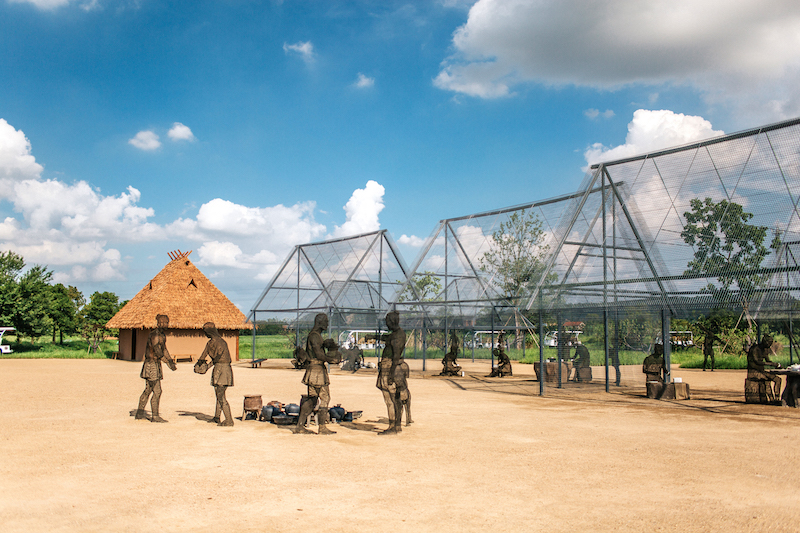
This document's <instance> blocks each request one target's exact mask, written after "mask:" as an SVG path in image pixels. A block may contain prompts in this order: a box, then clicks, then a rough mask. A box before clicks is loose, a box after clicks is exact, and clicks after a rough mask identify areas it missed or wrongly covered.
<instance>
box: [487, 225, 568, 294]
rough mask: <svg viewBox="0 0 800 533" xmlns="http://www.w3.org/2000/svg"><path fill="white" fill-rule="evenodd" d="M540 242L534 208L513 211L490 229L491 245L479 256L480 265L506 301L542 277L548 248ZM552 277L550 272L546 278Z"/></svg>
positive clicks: (541, 234)
mask: <svg viewBox="0 0 800 533" xmlns="http://www.w3.org/2000/svg"><path fill="white" fill-rule="evenodd" d="M543 242H544V230H543V229H542V221H541V220H539V217H538V216H536V213H534V212H525V211H515V212H514V213H513V214H512V215H511V216H510V217H508V220H506V221H504V222H502V223H500V227H499V228H498V229H497V231H495V232H494V233H492V243H491V249H490V250H489V251H488V252H486V253H484V254H483V257H481V258H480V268H481V270H482V271H484V272H486V273H488V274H490V276H491V283H492V284H493V285H494V286H495V287H496V288H497V290H498V291H499V292H500V294H501V295H503V297H505V298H507V299H508V300H509V301H510V302H512V303H517V302H518V301H519V299H520V298H521V297H523V296H524V295H525V293H526V292H527V290H528V289H529V286H530V285H531V284H532V283H535V282H537V281H539V279H540V278H541V277H542V275H543V273H544V269H545V263H544V260H545V258H546V256H547V253H548V251H549V250H550V247H549V246H548V245H545V244H543ZM555 278H556V276H555V275H554V274H551V275H550V276H548V280H546V281H552V280H554V279H555Z"/></svg>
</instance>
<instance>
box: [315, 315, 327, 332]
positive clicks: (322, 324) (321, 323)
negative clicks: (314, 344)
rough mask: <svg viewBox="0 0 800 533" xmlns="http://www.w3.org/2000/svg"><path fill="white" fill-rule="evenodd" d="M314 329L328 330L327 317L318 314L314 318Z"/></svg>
mask: <svg viewBox="0 0 800 533" xmlns="http://www.w3.org/2000/svg"><path fill="white" fill-rule="evenodd" d="M314 329H322V330H325V329H328V315H326V314H325V313H318V314H317V316H315V317H314Z"/></svg>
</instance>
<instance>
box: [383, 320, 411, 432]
mask: <svg viewBox="0 0 800 533" xmlns="http://www.w3.org/2000/svg"><path fill="white" fill-rule="evenodd" d="M386 327H387V328H388V329H389V331H390V332H391V333H389V334H388V335H381V340H382V341H383V342H384V343H385V346H384V348H383V353H382V354H381V360H380V362H379V363H378V382H377V383H376V387H378V389H380V391H381V392H382V393H383V400H384V401H385V402H386V410H387V414H388V416H389V427H388V428H387V429H385V430H383V431H381V432H380V433H378V435H391V434H394V433H400V432H401V431H402V427H401V422H402V417H403V401H404V399H405V401H410V397H409V394H408V381H407V380H406V374H405V372H404V371H403V365H404V364H405V360H404V359H403V351H404V350H405V348H406V332H405V331H403V329H402V328H401V327H400V313H398V312H397V311H389V312H388V313H387V314H386ZM409 414H410V413H409ZM408 423H411V420H410V416H409V419H408Z"/></svg>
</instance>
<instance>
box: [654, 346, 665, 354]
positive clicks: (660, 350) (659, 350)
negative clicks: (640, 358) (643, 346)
mask: <svg viewBox="0 0 800 533" xmlns="http://www.w3.org/2000/svg"><path fill="white" fill-rule="evenodd" d="M653 355H659V356H660V355H664V345H663V344H656V345H655V346H654V347H653Z"/></svg>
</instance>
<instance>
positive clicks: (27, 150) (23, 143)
mask: <svg viewBox="0 0 800 533" xmlns="http://www.w3.org/2000/svg"><path fill="white" fill-rule="evenodd" d="M42 170H44V168H42V165H40V164H39V163H37V162H36V158H35V157H33V156H32V155H31V143H30V141H29V140H28V138H27V137H25V134H24V133H23V132H22V130H20V131H17V130H16V129H15V128H14V126H12V125H11V124H9V123H8V122H6V121H5V119H2V118H0V200H2V199H3V198H11V197H12V195H13V189H14V185H15V184H16V183H19V182H20V181H24V180H27V179H34V180H35V179H39V176H40V175H41V173H42Z"/></svg>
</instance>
